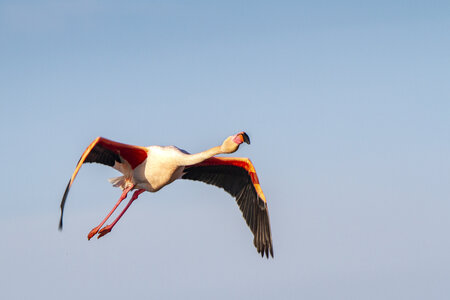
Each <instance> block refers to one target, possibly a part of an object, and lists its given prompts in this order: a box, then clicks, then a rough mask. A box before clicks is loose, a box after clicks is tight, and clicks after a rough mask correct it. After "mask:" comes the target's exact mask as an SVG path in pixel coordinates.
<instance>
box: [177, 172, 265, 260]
mask: <svg viewBox="0 0 450 300" xmlns="http://www.w3.org/2000/svg"><path fill="white" fill-rule="evenodd" d="M184 172H185V174H184V175H183V176H182V178H183V179H190V180H197V181H202V182H205V183H208V184H212V185H215V186H217V187H221V188H223V189H224V190H225V191H226V192H228V193H229V194H231V196H233V197H234V198H236V202H237V204H238V205H239V208H240V209H241V211H242V215H243V217H244V219H245V221H246V223H247V225H248V226H249V228H250V230H251V231H252V233H253V235H254V239H253V243H254V245H255V247H256V249H257V251H258V253H261V256H264V254H265V255H266V257H269V253H270V255H271V256H272V257H273V246H272V236H271V233H270V222H269V214H268V210H267V203H265V202H264V201H263V200H262V199H261V198H260V197H259V196H258V194H257V192H256V190H255V187H254V185H253V182H252V180H251V177H250V175H249V173H248V172H247V170H245V169H244V168H241V167H239V166H233V165H209V166H208V165H206V166H189V167H186V168H185V169H184Z"/></svg>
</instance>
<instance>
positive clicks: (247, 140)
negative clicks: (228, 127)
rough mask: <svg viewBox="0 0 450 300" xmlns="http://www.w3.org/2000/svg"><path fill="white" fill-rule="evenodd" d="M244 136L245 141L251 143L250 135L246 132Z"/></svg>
mask: <svg viewBox="0 0 450 300" xmlns="http://www.w3.org/2000/svg"><path fill="white" fill-rule="evenodd" d="M242 137H243V138H244V142H246V143H247V144H249V145H250V137H249V136H248V135H247V134H246V133H245V132H243V133H242Z"/></svg>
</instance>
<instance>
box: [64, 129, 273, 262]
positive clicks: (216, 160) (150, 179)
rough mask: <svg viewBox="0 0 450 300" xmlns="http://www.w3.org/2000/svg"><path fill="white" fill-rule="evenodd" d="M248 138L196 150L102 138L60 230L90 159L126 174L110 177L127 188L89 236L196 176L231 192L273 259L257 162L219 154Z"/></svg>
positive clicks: (88, 155)
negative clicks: (144, 196)
mask: <svg viewBox="0 0 450 300" xmlns="http://www.w3.org/2000/svg"><path fill="white" fill-rule="evenodd" d="M244 142H245V143H247V144H250V138H249V136H248V135H247V134H246V133H245V132H243V131H242V132H239V133H237V134H235V135H232V136H229V137H228V138H226V139H225V141H224V142H223V143H222V144H221V145H220V146H216V147H213V148H211V149H208V150H206V151H203V152H200V153H196V154H190V153H188V152H187V151H185V150H183V149H180V148H177V147H175V146H149V147H140V146H132V145H127V144H122V143H118V142H114V141H111V140H108V139H106V138H103V137H97V138H96V139H95V140H94V141H93V142H92V143H91V144H90V145H89V146H88V147H87V149H86V150H85V151H84V152H83V154H82V155H81V158H80V160H79V161H78V163H77V165H76V168H75V171H74V172H73V174H72V177H71V178H70V180H69V183H68V184H67V187H66V190H65V192H64V195H63V198H62V200H61V217H60V221H59V229H60V230H62V227H63V214H64V205H65V203H66V199H67V195H68V193H69V190H70V187H71V186H72V184H73V181H74V180H75V177H76V176H77V174H78V171H79V170H80V168H81V166H82V165H83V164H84V163H100V164H103V165H107V166H110V167H113V168H114V169H116V170H118V171H119V172H121V173H122V174H123V176H120V177H116V178H111V179H110V180H109V181H110V182H111V183H112V185H113V186H114V187H119V188H120V189H122V195H121V196H120V198H119V200H118V201H117V203H116V204H115V206H114V207H113V208H112V210H111V211H110V212H109V213H108V215H107V216H106V217H105V218H104V219H103V220H102V221H101V222H100V224H99V225H98V226H96V227H94V228H93V229H92V230H91V231H90V232H89V234H88V240H90V239H91V238H92V237H93V236H95V235H98V237H97V238H100V237H102V236H104V235H106V234H107V233H109V232H110V231H111V230H112V229H113V227H114V226H115V225H116V223H117V222H118V221H119V219H120V218H121V217H122V216H123V214H124V213H125V212H126V211H127V209H128V208H129V207H130V205H131V204H132V203H133V201H135V200H136V199H137V198H138V196H139V195H140V194H141V193H143V192H145V191H148V192H157V191H159V190H160V189H161V188H163V187H164V186H166V185H168V184H170V183H172V182H173V181H175V180H177V179H190V180H196V181H203V182H205V183H207V184H211V185H215V186H217V187H220V188H223V189H224V190H225V191H226V192H228V193H229V194H231V196H233V197H234V198H235V199H236V202H237V204H238V205H239V208H240V209H241V211H242V214H243V217H244V219H245V221H246V223H247V225H248V226H249V228H250V230H251V231H252V233H253V235H254V239H253V244H254V245H255V247H256V249H257V251H258V253H260V254H261V256H262V257H264V254H265V255H266V257H267V258H269V253H270V255H271V256H272V257H273V246H272V235H271V231H270V222H269V214H268V208H267V201H266V198H265V196H264V194H263V191H262V189H261V186H260V184H259V180H258V176H257V175H256V171H255V168H254V167H253V164H252V162H251V161H250V159H248V158H236V157H215V156H216V155H218V154H228V153H233V152H236V151H237V150H238V148H239V146H240V145H241V144H242V143H244ZM132 190H135V191H134V193H133V195H132V196H131V198H130V200H129V202H128V203H127V205H126V206H125V208H124V209H123V210H122V212H121V213H120V214H119V215H118V216H117V217H116V219H115V220H114V221H113V222H112V223H111V224H110V225H107V226H104V227H103V225H104V224H105V222H106V221H107V220H108V219H109V217H110V216H111V215H112V214H113V212H114V211H115V210H116V208H117V207H118V206H119V205H120V203H121V202H122V201H123V200H124V199H125V198H126V197H127V195H128V193H129V192H130V191H132Z"/></svg>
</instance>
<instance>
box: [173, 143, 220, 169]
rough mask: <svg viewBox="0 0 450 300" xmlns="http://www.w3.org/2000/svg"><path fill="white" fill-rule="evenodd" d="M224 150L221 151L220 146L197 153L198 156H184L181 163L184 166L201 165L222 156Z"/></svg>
mask: <svg viewBox="0 0 450 300" xmlns="http://www.w3.org/2000/svg"><path fill="white" fill-rule="evenodd" d="M221 153H222V150H220V146H217V147H214V148H211V149H208V150H206V151H203V152H200V153H196V154H187V155H185V156H183V159H182V161H181V162H180V165H183V166H190V165H195V164H198V163H201V162H202V161H204V160H206V159H208V158H211V157H213V156H214V155H217V154H221Z"/></svg>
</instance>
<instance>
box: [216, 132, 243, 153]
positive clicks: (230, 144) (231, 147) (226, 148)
mask: <svg viewBox="0 0 450 300" xmlns="http://www.w3.org/2000/svg"><path fill="white" fill-rule="evenodd" d="M244 142H245V143H247V144H250V138H249V137H248V135H247V134H246V133H245V132H243V131H242V132H239V133H238V134H235V135H232V136H229V137H228V138H227V139H226V140H225V141H224V142H223V144H222V146H221V150H222V152H223V153H233V152H236V150H237V149H238V148H239V145H240V144H242V143H244Z"/></svg>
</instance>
